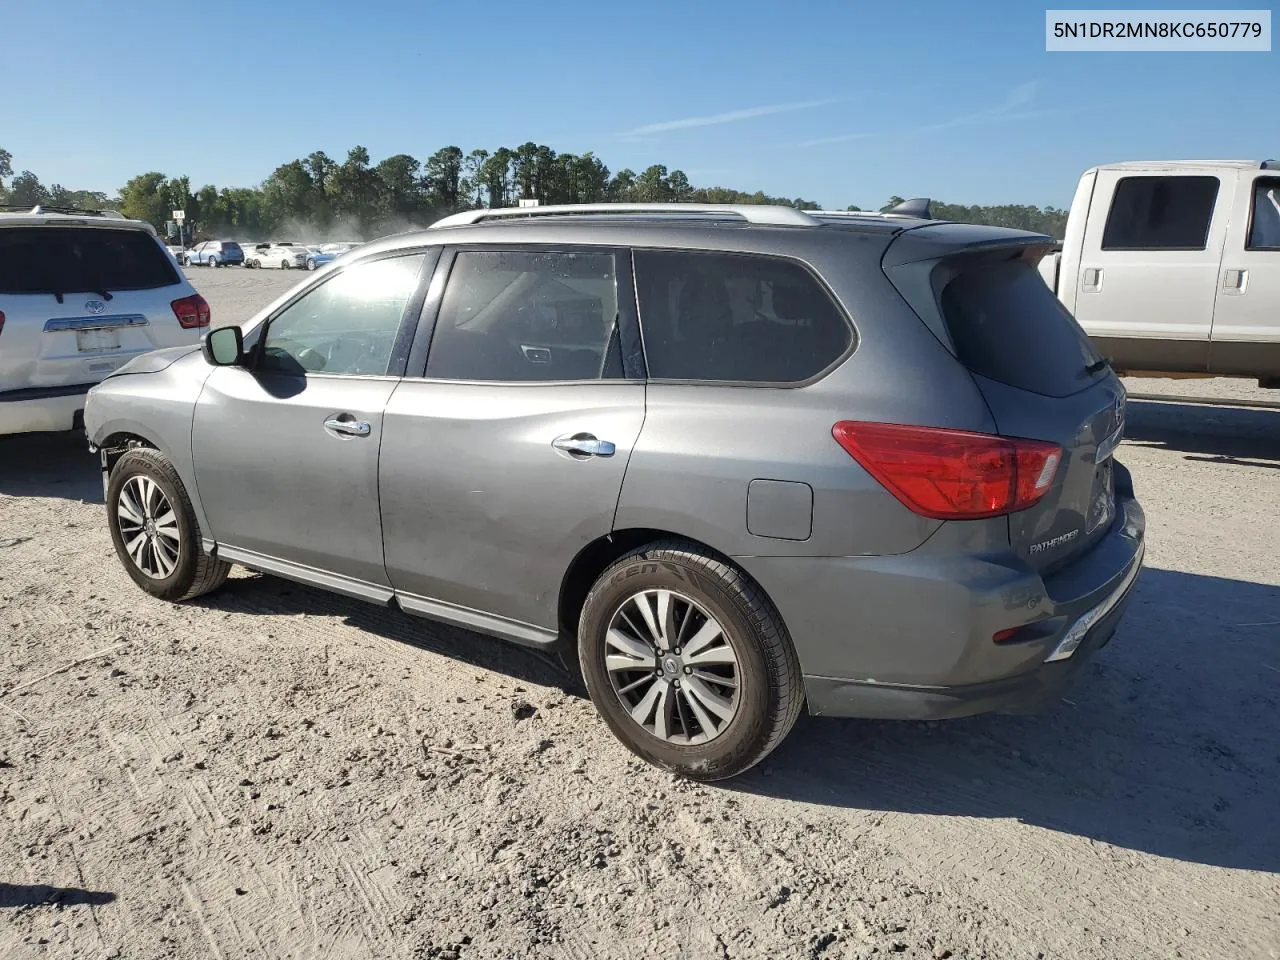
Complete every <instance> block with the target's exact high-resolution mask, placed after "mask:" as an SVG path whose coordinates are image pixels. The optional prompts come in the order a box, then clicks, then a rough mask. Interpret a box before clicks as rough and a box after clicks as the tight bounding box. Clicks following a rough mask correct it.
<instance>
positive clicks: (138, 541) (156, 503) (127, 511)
mask: <svg viewBox="0 0 1280 960" xmlns="http://www.w3.org/2000/svg"><path fill="white" fill-rule="evenodd" d="M107 518H108V521H109V523H110V526H111V541H112V543H113V544H114V545H115V548H116V555H117V556H119V557H120V562H121V563H123V564H124V567H125V570H126V571H128V573H129V576H130V577H132V578H133V582H134V583H136V584H137V585H138V586H140V587H141V588H142V589H143V590H145V591H146V592H147V593H149V594H151V595H152V596H156V597H160V598H161V599H163V600H187V599H189V598H191V597H197V596H199V595H200V594H202V593H208V592H209V591H210V590H214V589H216V588H217V587H219V586H221V585H222V583H223V581H224V580H226V579H227V573H228V572H229V571H230V569H231V567H230V564H227V563H224V562H222V561H221V560H217V559H215V558H214V557H211V556H209V555H208V554H206V553H205V552H204V550H203V549H202V548H201V544H200V527H199V525H198V524H197V523H196V518H195V512H194V510H193V509H192V507H191V500H190V498H189V497H188V496H187V491H186V488H185V487H183V485H182V480H181V479H180V478H179V477H178V472H177V471H176V470H175V469H174V468H173V465H172V464H171V463H170V462H169V460H168V459H167V458H166V457H165V456H164V454H162V453H160V452H159V451H158V450H152V449H150V448H147V447H135V448H134V449H132V450H129V451H127V452H126V453H125V454H124V455H122V456H121V457H120V459H119V460H117V461H116V464H115V466H114V468H113V469H112V471H111V479H110V481H109V483H108V485H107Z"/></svg>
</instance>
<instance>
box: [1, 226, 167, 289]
mask: <svg viewBox="0 0 1280 960" xmlns="http://www.w3.org/2000/svg"><path fill="white" fill-rule="evenodd" d="M177 282H178V275H177V273H176V272H175V271H174V268H173V265H172V264H171V263H170V261H169V255H168V254H167V253H166V252H165V251H164V249H163V248H162V247H161V246H160V244H158V243H156V241H155V238H153V237H152V236H151V235H150V234H148V233H144V232H143V231H141V230H112V229H109V228H103V227H61V226H58V227H10V228H4V229H0V293H95V292H97V293H101V292H111V291H114V290H153V289H155V288H157V287H168V286H171V285H173V284H175V283H177Z"/></svg>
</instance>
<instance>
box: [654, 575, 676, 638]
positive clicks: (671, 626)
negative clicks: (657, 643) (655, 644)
mask: <svg viewBox="0 0 1280 960" xmlns="http://www.w3.org/2000/svg"><path fill="white" fill-rule="evenodd" d="M671 599H672V598H671V591H670V590H659V591H658V597H657V601H658V616H657V621H658V634H659V636H660V637H661V638H662V643H661V646H662V649H663V650H671V649H674V648H675V645H676V644H675V639H676V625H675V612H676V605H675V604H674V603H672V602H671Z"/></svg>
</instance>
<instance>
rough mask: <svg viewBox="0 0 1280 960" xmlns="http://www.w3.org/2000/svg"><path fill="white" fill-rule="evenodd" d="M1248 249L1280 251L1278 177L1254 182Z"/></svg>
mask: <svg viewBox="0 0 1280 960" xmlns="http://www.w3.org/2000/svg"><path fill="white" fill-rule="evenodd" d="M1248 249H1250V250H1280V177H1259V178H1258V179H1257V180H1256V181H1254V184H1253V218H1252V220H1251V221H1250V223H1249V243H1248Z"/></svg>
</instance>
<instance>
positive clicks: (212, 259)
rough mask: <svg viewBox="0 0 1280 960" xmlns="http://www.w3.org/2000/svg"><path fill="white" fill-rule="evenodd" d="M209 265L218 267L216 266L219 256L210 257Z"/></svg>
mask: <svg viewBox="0 0 1280 960" xmlns="http://www.w3.org/2000/svg"><path fill="white" fill-rule="evenodd" d="M209 266H210V267H214V268H216V267H217V266H218V258H217V257H210V258H209Z"/></svg>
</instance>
